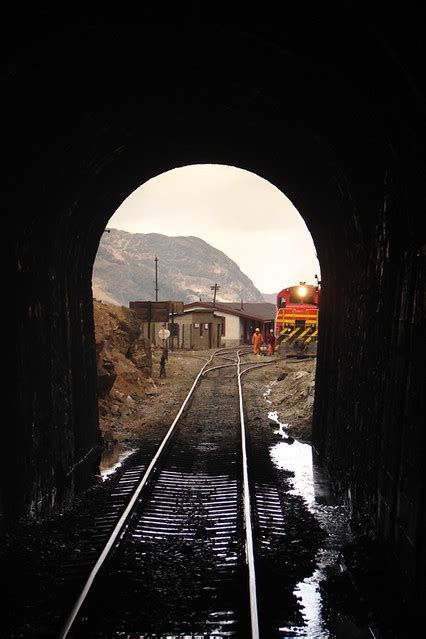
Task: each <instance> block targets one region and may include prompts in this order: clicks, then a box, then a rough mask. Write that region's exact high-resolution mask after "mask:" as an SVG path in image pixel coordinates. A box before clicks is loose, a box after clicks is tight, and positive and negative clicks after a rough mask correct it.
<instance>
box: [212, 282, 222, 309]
mask: <svg viewBox="0 0 426 639" xmlns="http://www.w3.org/2000/svg"><path fill="white" fill-rule="evenodd" d="M219 289H220V286H218V285H217V284H215V285H214V286H210V290H212V291H214V294H213V306H214V305H215V304H216V293H217V291H218V290H219Z"/></svg>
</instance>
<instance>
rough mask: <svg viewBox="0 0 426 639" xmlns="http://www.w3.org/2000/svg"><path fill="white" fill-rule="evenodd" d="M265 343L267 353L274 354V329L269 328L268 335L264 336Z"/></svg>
mask: <svg viewBox="0 0 426 639" xmlns="http://www.w3.org/2000/svg"><path fill="white" fill-rule="evenodd" d="M265 341H266V343H267V345H268V355H274V354H275V335H274V329H272V328H271V329H270V331H269V333H268V335H267V336H266V340H265Z"/></svg>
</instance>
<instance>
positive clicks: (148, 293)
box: [92, 229, 264, 306]
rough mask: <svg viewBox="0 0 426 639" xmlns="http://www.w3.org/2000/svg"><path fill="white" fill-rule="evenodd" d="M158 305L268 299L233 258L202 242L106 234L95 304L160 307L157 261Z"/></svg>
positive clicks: (96, 277) (114, 232)
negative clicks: (164, 302)
mask: <svg viewBox="0 0 426 639" xmlns="http://www.w3.org/2000/svg"><path fill="white" fill-rule="evenodd" d="M156 257H157V258H158V262H157V274H158V289H159V290H158V300H180V301H183V302H184V303H188V302H195V301H198V300H199V299H200V297H201V299H202V300H203V301H206V300H207V301H212V300H213V291H212V290H211V288H210V287H211V286H214V284H215V283H217V284H218V286H219V287H220V289H218V291H217V293H216V300H217V301H218V302H235V301H240V300H241V299H243V300H244V301H245V302H263V301H264V299H263V295H262V293H261V292H260V291H258V289H257V288H256V287H255V286H254V284H253V282H252V281H251V280H250V279H249V278H248V277H247V275H244V273H242V272H241V270H240V268H239V266H238V265H237V264H236V263H235V262H234V261H232V260H231V259H230V258H229V257H227V256H226V255H225V253H222V251H219V250H218V249H215V248H213V246H210V244H207V242H204V240H201V239H200V238H198V237H192V236H190V237H168V236H167V235H161V234H159V233H127V232H126V231H120V230H118V229H109V232H108V233H103V235H102V237H101V241H100V243H99V248H98V252H97V255H96V259H95V263H94V266H93V276H92V289H93V296H94V298H95V299H99V300H103V301H105V302H109V303H111V304H116V305H119V306H128V305H129V301H135V300H151V301H155V258H156Z"/></svg>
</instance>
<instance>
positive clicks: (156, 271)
mask: <svg viewBox="0 0 426 639" xmlns="http://www.w3.org/2000/svg"><path fill="white" fill-rule="evenodd" d="M155 301H156V302H158V257H157V256H155Z"/></svg>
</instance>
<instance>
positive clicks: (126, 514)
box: [58, 349, 221, 639]
mask: <svg viewBox="0 0 426 639" xmlns="http://www.w3.org/2000/svg"><path fill="white" fill-rule="evenodd" d="M220 350H221V349H220ZM218 352H219V351H215V352H214V353H213V354H212V355H211V357H210V358H209V359H208V360H207V362H206V363H205V364H204V366H202V368H201V370H200V372H199V373H198V375H197V377H196V379H195V381H194V383H193V385H192V387H191V389H190V391H189V393H188V395H187V396H186V398H185V400H184V402H183V403H182V405H181V407H180V409H179V412H178V413H177V415H176V417H175V419H174V420H173V423H172V425H171V426H170V428H169V430H168V431H167V433H166V435H165V437H164V439H163V441H162V442H161V444H160V446H159V447H158V450H157V452H156V453H155V455H154V457H153V458H152V460H151V462H150V464H149V466H148V468H147V469H146V471H145V473H144V476H143V477H142V479H141V481H140V483H139V484H138V486H137V488H136V489H135V492H134V493H133V496H132V498H131V499H130V501H129V503H128V505H127V506H126V508H125V510H124V511H123V513H122V515H121V517H120V519H119V521H118V523H117V524H116V526H115V528H114V530H113V532H112V533H111V536H110V537H109V539H108V541H107V543H106V544H105V546H104V548H103V550H102V552H101V554H100V555H99V557H98V560H97V561H96V564H95V566H94V567H93V568H92V570H91V572H90V575H89V577H88V578H87V580H86V583H85V585H84V587H83V590H82V591H81V593H80V595H79V596H78V598H77V601H76V603H75V604H74V606H73V608H72V610H71V612H70V614H69V615H68V617H67V619H66V621H65V623H64V625H63V626H62V629H61V631H60V633H59V635H58V639H65V638H66V637H67V636H68V633H69V631H70V630H71V628H72V626H73V624H74V621H75V619H76V617H77V615H78V613H79V611H80V609H81V607H82V605H83V603H84V601H85V599H86V597H87V595H88V593H89V591H90V588H91V587H92V585H93V582H94V580H95V578H96V575H97V574H98V572H99V570H100V569H101V567H102V565H103V564H104V562H105V560H106V558H107V556H108V555H109V553H110V551H111V549H112V548H113V546H114V543H115V542H116V540H117V538H118V536H119V535H120V533H122V534H123V533H124V531H125V528H124V526H125V524H126V522H127V521H128V520H129V518H130V515H131V514H132V512H133V509H134V507H135V505H136V502H137V499H138V497H139V495H140V493H141V491H142V489H143V488H144V486H145V485H146V483H147V481H148V479H149V477H150V475H151V473H152V471H153V469H154V467H155V464H156V463H157V461H158V459H159V458H160V456H161V454H162V452H163V451H164V448H165V446H166V443H167V442H168V440H169V439H170V437H171V435H172V433H173V431H174V428H175V426H176V424H177V422H178V421H179V419H180V416H181V415H182V413H183V410H184V408H185V406H186V404H187V403H188V401H189V398H190V397H191V395H192V393H193V391H194V389H195V387H196V385H197V384H198V381H199V379H200V377H201V375H202V373H203V371H204V368H205V367H206V366H207V365H208V364H209V363H210V362H211V361H212V359H213V358H214V357H215V355H216V354H217V353H218Z"/></svg>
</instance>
